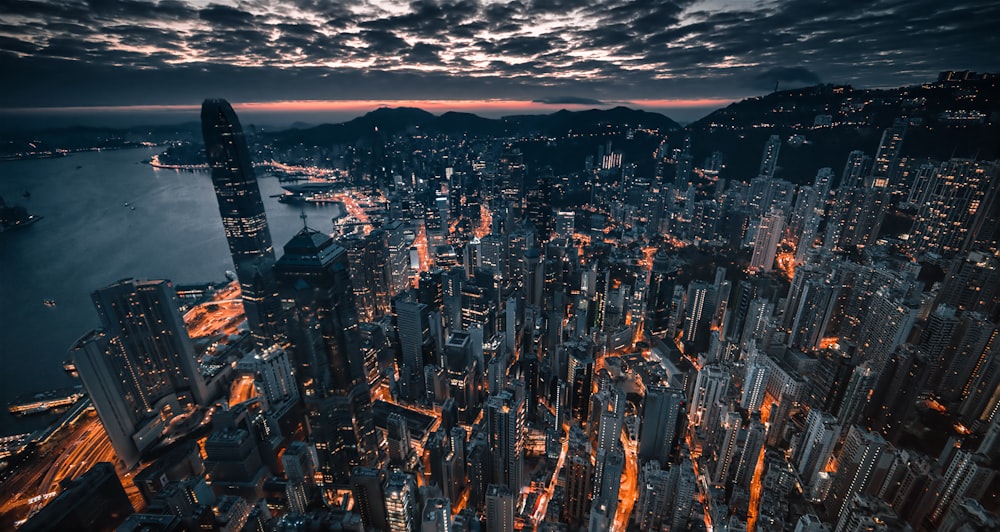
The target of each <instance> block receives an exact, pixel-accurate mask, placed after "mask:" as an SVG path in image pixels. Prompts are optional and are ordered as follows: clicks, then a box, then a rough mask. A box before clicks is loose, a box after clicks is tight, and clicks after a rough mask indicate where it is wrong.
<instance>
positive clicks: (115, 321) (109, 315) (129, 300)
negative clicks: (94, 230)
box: [91, 279, 208, 411]
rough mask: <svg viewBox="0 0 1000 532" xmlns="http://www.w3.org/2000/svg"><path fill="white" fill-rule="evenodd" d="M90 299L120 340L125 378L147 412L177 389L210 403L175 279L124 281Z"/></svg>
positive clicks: (103, 289)
mask: <svg viewBox="0 0 1000 532" xmlns="http://www.w3.org/2000/svg"><path fill="white" fill-rule="evenodd" d="M91 298H92V299H93V301H94V306H95V307H96V308H97V314H98V315H99V316H100V318H101V324H102V325H103V327H104V329H105V330H106V331H107V332H108V334H109V335H110V336H114V337H116V338H118V340H119V342H120V345H121V349H122V352H121V356H122V358H121V359H120V360H119V363H120V366H119V367H120V368H121V371H122V372H124V373H125V375H124V376H123V379H124V380H123V382H124V383H125V385H126V387H127V388H128V391H129V393H131V394H132V395H133V397H134V398H135V399H136V400H137V401H138V402H139V404H140V405H142V407H143V408H144V409H145V410H146V411H150V410H152V409H154V407H155V405H156V403H157V402H158V401H159V400H160V399H162V398H163V397H165V396H167V395H169V394H172V393H174V394H183V393H185V392H187V393H189V394H190V395H191V398H192V399H193V400H194V401H195V402H196V403H198V404H200V405H204V404H207V403H208V397H207V395H208V392H207V391H206V389H205V380H204V378H203V377H202V375H201V371H200V370H199V369H198V361H197V360H196V359H195V355H194V347H193V346H192V345H191V339H190V338H189V337H188V332H187V326H186V325H185V324H184V319H183V318H182V317H181V314H180V310H178V306H179V305H178V302H177V293H176V292H175V291H174V288H173V285H172V284H171V283H170V281H164V280H153V281H137V280H134V279H123V280H121V281H118V282H116V283H114V284H112V285H109V286H107V287H105V288H102V289H100V290H97V291H96V292H94V293H93V294H92V295H91Z"/></svg>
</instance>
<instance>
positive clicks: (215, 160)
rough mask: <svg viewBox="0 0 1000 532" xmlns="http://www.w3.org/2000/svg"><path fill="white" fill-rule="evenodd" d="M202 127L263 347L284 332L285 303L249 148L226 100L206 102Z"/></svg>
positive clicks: (251, 320)
mask: <svg viewBox="0 0 1000 532" xmlns="http://www.w3.org/2000/svg"><path fill="white" fill-rule="evenodd" d="M201 128H202V133H203V135H204V137H205V152H206V154H207V155H208V164H209V166H211V168H212V184H213V185H214V186H215V196H216V198H217V199H218V200H219V214H220V215H222V225H223V227H225V229H226V240H227V241H228V242H229V251H230V253H232V255H233V264H234V265H235V267H236V277H237V278H238V279H239V282H240V289H241V290H242V292H243V309H244V310H245V311H246V316H247V324H248V325H249V327H250V334H251V335H253V338H254V342H255V343H256V344H257V346H258V347H259V348H261V349H264V348H267V347H270V346H271V345H272V344H274V343H275V341H277V340H278V339H279V337H280V334H279V328H278V316H277V314H278V311H279V310H280V304H279V300H278V294H277V285H276V284H275V282H274V277H273V271H272V270H273V267H274V248H273V246H272V244H271V232H270V231H269V230H268V227H267V216H266V215H265V213H264V202H263V200H262V199H261V195H260V188H259V187H258V186H257V176H256V174H254V170H253V164H252V163H251V161H250V151H249V149H248V148H247V142H246V138H245V137H244V136H243V128H242V127H241V126H240V121H239V119H238V118H236V113H235V112H234V111H233V108H232V107H231V106H230V105H229V102H227V101H225V100H205V102H204V103H202V106H201Z"/></svg>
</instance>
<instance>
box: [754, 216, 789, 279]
mask: <svg viewBox="0 0 1000 532" xmlns="http://www.w3.org/2000/svg"><path fill="white" fill-rule="evenodd" d="M784 229H785V216H784V215H783V214H782V213H781V211H771V212H770V213H769V214H767V215H765V216H764V217H762V218H761V219H760V225H759V226H758V227H757V235H756V236H755V237H754V241H753V256H752V257H750V270H751V271H765V272H769V271H771V266H772V265H773V264H774V257H775V254H776V253H777V251H778V243H780V242H781V235H782V232H783V231H784Z"/></svg>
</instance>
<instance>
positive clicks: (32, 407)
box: [7, 386, 84, 416]
mask: <svg viewBox="0 0 1000 532" xmlns="http://www.w3.org/2000/svg"><path fill="white" fill-rule="evenodd" d="M83 395H84V393H83V387H82V386H74V387H72V388H56V389H54V390H48V391H45V392H38V393H32V394H25V395H21V396H18V397H16V398H15V399H14V400H13V401H11V402H10V403H8V405H7V411H8V412H10V413H11V414H14V415H15V416H28V415H32V414H41V413H43V412H48V411H49V410H54V409H57V408H63V407H66V406H71V405H74V404H76V402H77V401H79V400H80V399H82V398H83Z"/></svg>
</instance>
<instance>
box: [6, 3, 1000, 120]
mask: <svg viewBox="0 0 1000 532" xmlns="http://www.w3.org/2000/svg"><path fill="white" fill-rule="evenodd" d="M998 21H1000V2H995V1H990V0H985V1H964V0H953V1H943V0H862V1H856V0H835V1H826V0H790V1H777V0H763V1H755V0H677V1H651V0H609V1H601V2H595V1H591V2H589V5H588V3H586V2H585V1H583V0H515V1H512V2H487V1H477V0H444V1H437V0H415V1H413V2H394V1H388V0H353V1H327V0H249V1H243V0H211V1H203V0H159V1H153V0H90V1H83V0H2V1H0V71H2V72H4V82H3V83H0V109H2V108H6V109H8V110H9V109H11V108H25V107H29V108H31V107H68V106H122V105H192V104H197V103H198V102H200V101H201V100H202V99H203V98H204V97H206V96H222V97H226V98H228V99H230V100H231V101H235V102H272V101H276V100H284V101H287V100H296V101H301V100H364V101H366V102H367V101H380V100H385V101H405V100H446V101H453V100H460V101H465V102H477V101H483V100H501V101H506V102H510V101H515V102H516V101H520V102H533V101H534V102H548V103H550V104H552V105H562V106H565V105H573V104H578V105H594V104H596V103H597V102H606V103H612V102H614V103H617V102H632V103H636V104H639V105H640V106H645V107H670V106H680V107H683V106H706V105H707V106H712V105H716V106H718V105H721V104H724V103H725V102H727V101H729V100H732V99H739V98H742V97H745V96H750V95H755V94H761V93H766V92H768V91H769V90H771V89H773V87H774V85H775V82H780V85H781V86H782V87H785V88H790V87H794V86H803V85H811V84H815V83H817V82H834V83H850V84H853V85H855V86H867V87H871V86H896V85H902V84H915V83H920V82H923V81H929V80H933V79H934V78H935V77H936V75H937V73H938V72H939V71H941V70H945V69H971V70H978V71H997V70H1000V59H998V56H1000V38H998V34H1000V31H998V30H997V26H996V24H997V22H998ZM296 105H303V104H301V103H297V104H296ZM326 105H332V104H329V103H327V104H326ZM441 105H442V106H443V107H447V104H441ZM463 105H464V104H463ZM536 105H537V103H536ZM454 106H455V107H461V106H462V105H459V104H456V105H454ZM468 106H469V107H470V108H471V107H474V106H473V105H472V104H468Z"/></svg>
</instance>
